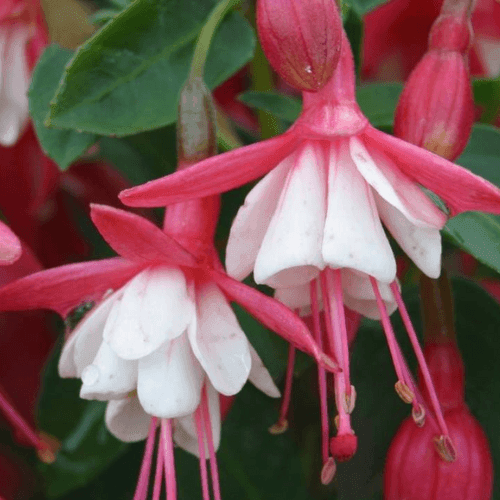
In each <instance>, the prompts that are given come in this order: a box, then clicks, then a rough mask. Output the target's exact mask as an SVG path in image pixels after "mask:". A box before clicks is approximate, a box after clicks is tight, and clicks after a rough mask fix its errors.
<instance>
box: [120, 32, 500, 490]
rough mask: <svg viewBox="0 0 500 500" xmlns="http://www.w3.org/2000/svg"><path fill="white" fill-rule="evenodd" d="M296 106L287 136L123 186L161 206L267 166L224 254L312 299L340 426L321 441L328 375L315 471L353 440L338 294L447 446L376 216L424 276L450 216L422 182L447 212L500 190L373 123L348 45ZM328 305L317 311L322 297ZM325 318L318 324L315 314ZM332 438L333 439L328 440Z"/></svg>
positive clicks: (435, 264) (289, 297)
mask: <svg viewBox="0 0 500 500" xmlns="http://www.w3.org/2000/svg"><path fill="white" fill-rule="evenodd" d="M303 102H304V108H303V112H302V114H301V116H300V117H299V118H298V119H297V121H296V122H295V123H294V125H293V126H292V127H291V128H290V129H289V130H288V131H287V132H286V133H284V134H283V135H281V136H279V137H276V138H274V139H270V140H267V141H264V142H261V143H258V144H254V145H251V146H247V147H245V148H241V149H238V150H235V151H231V152H229V153H225V154H222V155H219V156H217V157H213V158H209V159H206V160H204V161H201V162H199V163H198V164H196V165H194V166H192V167H190V168H187V169H185V170H183V171H180V172H176V173H174V174H172V175H170V176H167V177H164V178H162V179H158V180H156V181H151V182H149V183H147V184H145V185H143V186H139V187H136V188H132V189H130V190H126V191H124V192H122V193H121V195H120V197H121V199H122V201H123V202H124V203H125V204H127V205H131V206H148V207H152V206H163V205H166V204H167V205H168V204H170V203H173V202H178V201H181V200H184V199H188V198H194V197H202V196H207V195H210V194H213V193H217V192H221V191H226V190H229V189H232V188H235V187H237V186H240V185H242V184H244V183H245V182H249V181H250V180H253V179H255V178H256V177H259V176H260V175H262V174H265V173H268V175H267V176H266V177H264V179H263V180H261V181H260V182H259V184H257V186H256V187H255V188H254V189H253V190H252V191H251V192H250V194H249V195H248V197H247V199H246V202H245V205H244V206H243V207H242V208H241V209H240V211H239V213H238V215H237V217H236V219H235V221H234V224H233V226H232V229H231V235H230V239H229V243H228V248H227V257H226V265H227V269H228V272H229V274H231V275H233V276H234V277H237V278H238V279H242V278H244V277H245V276H247V275H248V274H249V273H250V272H252V270H253V273H254V278H255V280H256V281H257V282H258V283H265V284H267V285H269V286H272V287H273V288H276V289H277V295H278V297H280V298H281V299H282V300H284V301H285V302H287V303H288V304H289V305H290V306H291V307H295V308H301V307H311V309H312V313H313V321H314V336H315V339H316V341H317V342H318V343H319V344H320V345H321V342H323V340H322V336H323V331H324V332H326V335H325V339H324V342H323V343H324V344H325V349H326V352H328V353H329V354H330V355H331V356H332V357H333V358H335V360H336V361H337V362H338V364H339V366H340V367H341V368H342V372H340V373H336V374H335V375H334V378H335V394H336V406H337V411H338V412H339V415H338V418H337V419H336V423H337V436H336V437H334V438H332V440H331V441H330V446H328V437H329V430H328V425H329V424H328V412H327V405H326V385H325V384H326V383H325V377H324V376H322V375H321V370H320V391H321V393H320V396H321V400H322V424H323V461H324V468H323V473H322V479H323V481H324V482H328V481H329V480H330V479H331V477H332V475H333V473H334V470H335V468H334V462H333V458H332V456H330V452H331V454H332V455H333V457H335V458H337V459H340V460H343V459H344V460H345V459H348V458H350V456H352V454H353V453H354V452H355V450H356V446H357V442H356V437H355V436H354V432H353V430H352V428H351V424H350V413H351V412H352V410H353V408H354V404H355V391H354V388H353V387H352V386H351V383H350V377H349V350H348V339H347V328H346V321H345V309H344V305H348V306H349V307H350V308H352V309H354V310H355V311H358V312H360V313H361V314H364V315H365V316H368V317H372V318H379V319H380V320H381V322H382V324H383V327H384V331H385V334H386V337H387V341H388V345H389V348H390V351H391V355H392V358H393V362H394V366H395V369H396V374H397V382H396V384H395V387H396V391H397V392H398V394H399V395H400V397H401V398H402V399H403V401H405V402H407V403H411V404H412V406H413V417H414V420H415V422H417V423H418V424H419V425H423V423H424V420H425V415H426V414H427V415H428V416H429V420H430V421H431V422H432V425H434V424H436V425H435V426H434V427H433V428H434V429H435V432H436V433H437V434H439V441H440V442H441V443H443V446H444V447H445V448H447V449H448V453H447V456H454V453H453V445H452V443H451V441H450V439H449V433H448V429H447V426H446V422H445V421H444V419H443V416H442V412H441V409H440V406H439V401H438V399H437V396H436V393H435V390H434V389H433V386H432V380H431V378H430V375H429V371H428V369H427V367H426V364H425V359H424V357H423V354H422V350H421V348H420V345H419V343H418V339H417V336H416V333H415V330H414V328H413V326H412V324H411V322H410V318H409V316H408V313H407V311H406V309H405V306H404V304H403V301H402V299H401V295H400V292H399V287H398V285H397V283H396V281H395V280H396V262H395V258H394V254H393V252H392V250H391V247H390V244H389V240H388V238H387V236H386V234H385V232H384V228H383V226H382V223H383V224H384V225H385V227H386V229H387V230H388V231H389V232H390V233H391V234H392V236H393V237H394V239H395V240H396V241H397V242H398V243H399V245H400V246H401V247H402V249H403V250H404V251H405V252H406V253H407V254H408V255H409V257H410V258H411V259H412V260H413V261H414V262H415V264H416V265H417V266H418V267H419V268H420V269H421V270H422V271H423V272H424V273H425V274H427V275H428V276H430V277H434V278H436V277H437V276H439V273H440V268H441V237H440V229H441V228H442V227H443V226H444V224H445V223H446V220H447V215H446V214H445V213H444V212H442V211H441V210H440V209H439V208H438V207H437V206H436V205H435V204H434V203H433V202H432V201H431V200H430V199H429V198H428V197H427V196H426V195H425V193H424V192H423V191H422V189H421V186H424V187H426V188H428V189H429V190H431V191H433V192H434V193H436V194H437V195H438V196H439V197H441V198H442V200H443V201H444V202H445V203H446V204H447V206H448V209H449V212H450V213H449V215H455V214H457V213H459V212H463V211H466V210H485V211H490V212H493V213H500V191H499V190H498V189H497V188H496V187H495V186H493V185H491V184H489V183H488V182H486V181H485V180H484V179H481V178H479V177H477V176H475V175H473V174H472V173H470V172H469V171H467V170H465V169H463V168H461V167H458V166H456V165H454V164H453V163H451V162H449V161H447V160H445V159H443V158H440V157H439V156H437V155H434V154H432V153H430V152H428V151H425V150H423V149H421V148H419V147H416V146H414V145H411V144H408V143H406V142H404V141H402V140H400V139H397V138H395V137H392V136H389V135H387V134H384V133H382V132H380V131H378V130H376V129H375V128H373V127H372V126H371V125H370V124H369V123H368V120H367V119H366V117H365V116H364V115H363V114H362V113H361V111H360V109H359V107H358V105H357V103H356V101H355V77H354V66H353V59H352V53H351V50H350V45H349V42H348V40H347V38H346V37H345V36H344V39H343V41H342V51H341V56H340V62H339V65H338V66H337V69H336V71H335V73H334V75H333V77H332V79H331V80H330V81H329V83H328V84H327V85H326V86H325V87H324V88H323V89H321V90H320V91H319V92H317V93H310V92H304V93H303ZM321 307H324V312H325V313H324V316H323V317H321V316H320V312H319V311H320V308H321ZM396 307H399V309H400V312H401V315H402V317H403V321H404V324H405V326H406V329H407V331H408V334H409V337H410V340H411V342H412V345H413V347H414V349H415V353H416V355H417V358H418V361H419V364H420V365H421V368H422V372H423V374H424V380H425V383H426V386H427V388H428V391H429V393H430V394H431V397H430V401H431V407H432V412H429V411H426V409H425V408H426V406H425V402H424V400H423V398H422V397H421V396H420V394H419V392H418V389H417V387H416V384H415V383H414V382H413V379H412V376H411V374H410V370H409V369H408V367H407V365H406V362H405V360H404V357H403V355H402V353H401V349H400V348H399V345H398V343H397V341H396V338H395V336H394V332H393V330H392V326H391V322H390V319H389V314H390V313H391V312H392V311H393V310H395V309H396ZM323 322H324V323H323ZM329 448H330V450H329Z"/></svg>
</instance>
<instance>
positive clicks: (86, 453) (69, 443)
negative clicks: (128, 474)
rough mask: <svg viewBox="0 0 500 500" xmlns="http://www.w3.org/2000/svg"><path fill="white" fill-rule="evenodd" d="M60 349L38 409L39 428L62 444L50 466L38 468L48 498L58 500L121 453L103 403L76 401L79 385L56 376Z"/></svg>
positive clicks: (122, 447)
mask: <svg viewBox="0 0 500 500" xmlns="http://www.w3.org/2000/svg"><path fill="white" fill-rule="evenodd" d="M60 349H61V348H60V345H59V347H58V348H56V349H55V351H54V353H53V354H52V356H51V359H50V361H49V364H48V366H47V369H46V372H45V376H44V384H43V391H42V396H41V399H40V403H39V408H38V420H39V424H40V428H41V429H43V430H44V431H45V432H48V433H49V434H52V435H53V436H55V437H57V438H59V439H60V440H61V449H60V450H59V452H58V454H57V459H56V461H55V462H54V463H53V464H40V466H39V470H40V472H41V474H42V475H43V478H44V481H45V489H46V493H47V495H48V496H49V497H59V496H61V495H64V494H66V493H68V492H69V491H71V490H74V489H76V488H79V487H81V486H84V485H85V484H87V483H88V482H90V481H92V480H93V479H94V478H95V477H96V476H97V475H98V474H100V473H101V472H103V471H104V470H105V469H106V468H107V467H109V465H110V464H111V463H112V462H113V461H114V460H116V459H117V458H118V457H119V456H120V454H121V453H123V452H124V450H125V449H126V446H127V445H125V444H124V443H122V442H120V441H118V440H117V439H115V438H114V437H113V436H112V435H111V434H110V433H109V432H108V431H107V429H106V426H105V424H104V410H105V407H106V403H103V402H100V401H85V400H82V399H80V398H79V391H80V386H81V382H80V381H79V380H73V379H70V380H68V379H61V378H60V377H59V375H58V373H57V362H58V360H59V356H60Z"/></svg>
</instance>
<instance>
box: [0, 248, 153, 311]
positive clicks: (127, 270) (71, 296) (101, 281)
mask: <svg viewBox="0 0 500 500" xmlns="http://www.w3.org/2000/svg"><path fill="white" fill-rule="evenodd" d="M143 267H144V265H139V264H136V263H131V262H129V261H126V260H124V259H121V258H119V257H115V258H112V259H104V260H97V261H91V262H81V263H78V264H68V265H66V266H60V267H55V268H53V269H47V270H45V271H40V272H38V273H34V274H30V275H29V276H26V277H24V278H21V279H19V280H16V281H13V282H11V283H9V284H8V285H6V286H4V287H3V288H0V311H23V310H30V309H51V310H53V311H56V312H57V313H59V314H60V315H61V316H63V317H64V316H66V315H67V314H68V313H69V312H70V311H71V310H72V309H74V308H75V307H76V306H78V305H80V304H82V303H84V302H88V301H92V300H100V299H101V297H102V296H103V294H104V293H105V292H107V291H108V290H110V289H111V290H116V289H118V288H120V287H121V286H123V285H124V284H125V283H126V282H127V281H128V280H130V279H131V278H132V277H133V276H135V275H136V274H137V273H138V272H139V271H140V270H141V269H142V268H143Z"/></svg>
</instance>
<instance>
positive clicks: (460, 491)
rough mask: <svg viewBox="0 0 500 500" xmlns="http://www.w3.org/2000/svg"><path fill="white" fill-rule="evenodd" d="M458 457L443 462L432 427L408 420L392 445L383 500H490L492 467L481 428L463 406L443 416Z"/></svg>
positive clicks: (386, 469)
mask: <svg viewBox="0 0 500 500" xmlns="http://www.w3.org/2000/svg"><path fill="white" fill-rule="evenodd" d="M445 420H446V424H447V425H448V429H449V432H450V436H451V439H452V441H453V443H454V446H455V448H456V459H455V460H454V461H452V462H448V461H445V460H443V459H442V458H441V457H440V455H439V452H438V449H437V447H436V433H435V430H434V428H433V426H432V425H429V424H426V425H424V427H422V428H419V427H417V426H416V425H415V423H414V422H413V419H411V418H408V419H407V420H405V421H404V422H403V424H402V425H401V427H400V428H399V430H398V432H397V434H396V436H395V438H394V439H393V441H392V444H391V447H390V448H389V453H388V455H387V460H386V464H385V471H384V500H402V499H405V500H472V499H474V500H490V499H491V494H492V487H493V465H492V460H491V455H490V451H489V446H488V441H487V440H486V436H485V435H484V432H483V430H482V429H481V426H480V425H479V423H478V422H477V421H476V419H475V418H474V417H473V416H472V415H471V414H470V413H469V410H468V409H467V407H466V406H465V405H463V406H461V407H460V408H458V409H455V410H449V411H447V412H445Z"/></svg>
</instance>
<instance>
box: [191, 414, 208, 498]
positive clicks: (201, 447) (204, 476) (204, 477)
mask: <svg viewBox="0 0 500 500" xmlns="http://www.w3.org/2000/svg"><path fill="white" fill-rule="evenodd" d="M194 421H195V423H196V434H197V436H198V453H199V455H200V475H201V489H202V492H203V500H210V491H209V489H208V471H207V461H206V459H205V443H204V440H203V416H202V412H201V405H200V406H198V408H197V409H196V411H195V413H194Z"/></svg>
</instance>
